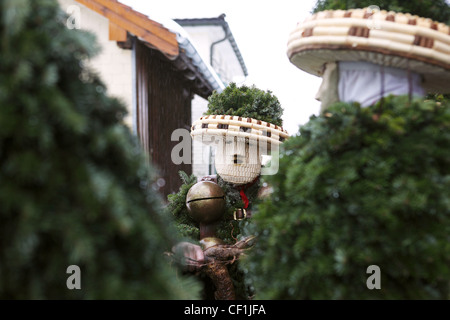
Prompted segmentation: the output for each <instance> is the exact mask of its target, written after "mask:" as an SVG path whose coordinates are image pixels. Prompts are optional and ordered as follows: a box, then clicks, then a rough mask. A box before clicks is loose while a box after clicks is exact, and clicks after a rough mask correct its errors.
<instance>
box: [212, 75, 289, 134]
mask: <svg viewBox="0 0 450 320" xmlns="http://www.w3.org/2000/svg"><path fill="white" fill-rule="evenodd" d="M206 114H207V115H210V114H216V115H223V114H224V115H233V116H239V117H247V118H253V119H258V120H261V121H266V122H269V123H273V124H275V125H278V126H282V125H283V120H282V119H281V116H282V115H283V109H282V108H281V104H280V102H279V101H278V98H277V97H276V96H274V95H273V94H272V92H270V91H263V90H260V89H258V88H256V87H255V86H254V85H253V86H251V87H247V86H245V85H243V86H241V87H237V86H236V84H235V83H233V82H232V83H230V84H229V85H228V86H227V87H226V88H225V89H224V90H223V91H222V92H221V93H217V92H214V93H213V94H212V95H211V96H209V98H208V110H207V112H206Z"/></svg>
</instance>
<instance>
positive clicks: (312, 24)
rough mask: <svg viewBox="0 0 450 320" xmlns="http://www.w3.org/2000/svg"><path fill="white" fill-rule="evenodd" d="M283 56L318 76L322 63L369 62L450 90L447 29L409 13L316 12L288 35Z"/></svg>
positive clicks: (427, 87) (449, 29) (368, 10)
mask: <svg viewBox="0 0 450 320" xmlns="http://www.w3.org/2000/svg"><path fill="white" fill-rule="evenodd" d="M287 55H288V57H289V60H290V61H291V62H292V63H293V64H294V65H296V66H297V67H298V68H300V69H302V70H304V71H306V72H308V73H311V74H314V75H317V76H321V75H322V73H323V70H324V65H325V64H326V63H327V62H335V61H368V62H372V63H376V64H380V65H385V66H389V67H397V68H402V69H408V70H411V71H414V72H415V73H419V74H421V75H422V76H423V77H424V83H423V86H424V88H425V90H427V91H428V92H439V93H449V92H450V85H449V81H450V27H449V26H448V25H446V24H444V23H438V22H435V21H432V20H431V19H428V18H421V17H418V16H414V15H411V14H408V13H395V12H387V11H373V10H372V9H371V8H365V9H352V10H326V11H322V12H318V13H316V14H314V15H312V16H310V17H309V18H307V19H306V20H305V21H304V22H302V23H299V24H298V25H297V27H296V28H295V30H294V31H293V32H292V33H291V34H290V36H289V40H288V50H287Z"/></svg>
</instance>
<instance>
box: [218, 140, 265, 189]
mask: <svg viewBox="0 0 450 320" xmlns="http://www.w3.org/2000/svg"><path fill="white" fill-rule="evenodd" d="M215 166H216V171H217V173H218V174H219V175H220V176H221V177H222V179H223V180H225V181H227V182H230V183H233V184H237V185H240V184H246V183H249V182H252V181H253V180H255V179H256V178H257V177H258V176H259V175H260V174H261V156H260V154H259V150H258V144H257V143H249V142H248V139H245V138H240V137H234V138H226V139H223V142H222V143H219V145H218V147H217V151H216V158H215Z"/></svg>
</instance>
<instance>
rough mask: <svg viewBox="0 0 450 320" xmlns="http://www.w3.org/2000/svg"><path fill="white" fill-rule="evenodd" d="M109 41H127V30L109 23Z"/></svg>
mask: <svg viewBox="0 0 450 320" xmlns="http://www.w3.org/2000/svg"><path fill="white" fill-rule="evenodd" d="M109 40H111V41H127V30H125V29H124V28H121V27H119V26H118V25H117V24H115V23H114V22H111V21H110V22H109Z"/></svg>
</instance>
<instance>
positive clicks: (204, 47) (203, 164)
mask: <svg viewBox="0 0 450 320" xmlns="http://www.w3.org/2000/svg"><path fill="white" fill-rule="evenodd" d="M184 29H185V30H186V32H187V33H188V34H189V38H190V39H191V41H192V43H193V44H194V45H195V47H196V49H197V50H198V52H199V55H200V56H201V57H202V59H203V60H204V61H205V62H206V63H210V61H211V60H210V59H211V54H210V48H211V44H212V43H214V42H215V41H218V40H221V39H223V38H224V37H225V32H224V30H223V28H222V27H221V26H204V27H203V26H196V27H190V26H186V27H184ZM213 56H214V61H213V68H214V70H215V71H216V72H217V74H218V75H219V77H220V78H221V80H222V81H223V82H224V84H225V85H227V84H228V83H229V82H231V81H235V76H238V77H241V78H242V70H241V69H240V65H239V62H238V60H237V58H236V56H235V53H234V51H233V49H232V47H231V45H230V44H229V42H228V41H224V42H221V43H219V44H217V45H216V46H215V47H214V52H213ZM236 70H239V71H240V72H239V73H238V72H237V71H236ZM207 109H208V101H207V100H205V99H203V98H201V97H200V96H197V95H195V96H194V99H193V100H192V122H194V121H195V120H198V119H199V118H200V117H202V116H203V115H204V113H205V112H206V110H207ZM214 151H215V149H214V148H213V147H210V146H206V145H204V144H202V143H201V142H200V141H193V142H192V173H193V174H194V175H195V176H197V177H203V176H205V175H209V174H215V166H214V163H212V164H211V162H213V159H214Z"/></svg>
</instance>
